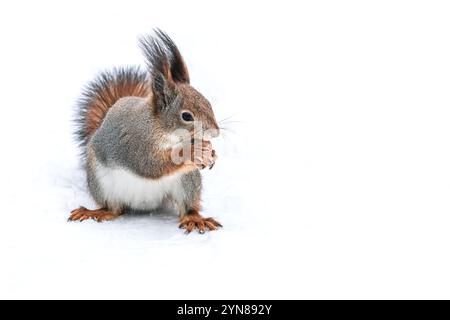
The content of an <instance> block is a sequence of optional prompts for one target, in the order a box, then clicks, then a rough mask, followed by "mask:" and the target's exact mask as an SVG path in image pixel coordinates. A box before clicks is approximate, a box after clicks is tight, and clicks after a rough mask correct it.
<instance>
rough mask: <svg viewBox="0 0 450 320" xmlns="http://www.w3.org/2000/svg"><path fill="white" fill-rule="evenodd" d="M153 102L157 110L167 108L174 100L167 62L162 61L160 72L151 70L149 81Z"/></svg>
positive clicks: (173, 85) (173, 86) (172, 83)
mask: <svg viewBox="0 0 450 320" xmlns="http://www.w3.org/2000/svg"><path fill="white" fill-rule="evenodd" d="M151 86H152V93H153V102H154V103H155V105H156V107H157V109H158V110H163V109H165V108H167V107H168V106H169V105H170V103H171V102H172V100H173V99H174V96H175V94H174V88H175V84H174V82H173V79H172V75H171V73H170V68H169V62H168V61H167V59H165V60H164V62H163V65H162V68H161V69H160V70H153V72H152V79H151Z"/></svg>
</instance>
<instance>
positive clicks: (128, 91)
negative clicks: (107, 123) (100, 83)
mask: <svg viewBox="0 0 450 320" xmlns="http://www.w3.org/2000/svg"><path fill="white" fill-rule="evenodd" d="M133 80H135V79H127V81H123V82H116V83H109V84H108V86H106V87H104V88H102V90H100V91H99V92H98V94H97V96H96V97H95V98H94V99H93V100H92V101H91V104H90V105H89V107H88V112H87V114H86V123H85V126H86V127H85V130H86V133H87V135H89V136H90V135H92V134H93V133H94V132H95V130H97V129H98V128H99V127H100V125H101V123H102V121H103V119H104V118H105V116H106V113H107V112H108V109H109V108H110V107H111V106H112V105H113V104H114V103H115V102H116V101H117V100H119V99H120V98H122V97H128V96H135V97H147V96H148V95H149V94H150V87H149V85H148V83H146V82H145V83H142V82H137V81H133Z"/></svg>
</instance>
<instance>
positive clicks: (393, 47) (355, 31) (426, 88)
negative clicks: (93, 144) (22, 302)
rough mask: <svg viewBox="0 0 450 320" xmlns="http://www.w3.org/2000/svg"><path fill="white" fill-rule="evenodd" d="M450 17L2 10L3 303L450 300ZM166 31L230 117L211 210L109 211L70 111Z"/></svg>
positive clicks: (424, 6)
mask: <svg viewBox="0 0 450 320" xmlns="http://www.w3.org/2000/svg"><path fill="white" fill-rule="evenodd" d="M449 9H450V6H449V4H447V3H446V2H444V1H441V2H440V1H436V2H418V1H377V2H373V3H368V2H359V1H341V2H339V3H338V2H334V1H319V2H317V1H315V2H284V1H277V2H276V3H273V2H272V3H271V2H264V1H257V2H256V1H255V2H252V1H248V2H245V3H244V2H237V1H236V2H235V1H227V2H226V3H225V2H224V3H222V4H218V3H211V2H207V1H197V2H195V3H187V2H181V1H180V2H172V1H164V2H162V1H161V2H158V3H157V2H155V3H152V2H149V1H134V0H130V1H127V2H123V1H96V2H91V1H89V2H88V1H76V2H75V1H73V2H64V3H61V2H57V1H40V2H39V3H35V2H33V1H15V2H14V3H11V2H10V3H6V2H3V3H2V4H0V39H1V45H2V50H1V51H0V58H1V59H0V87H1V88H2V90H1V98H2V100H1V103H2V105H1V110H2V117H1V120H0V121H1V123H0V139H1V146H2V157H1V160H0V164H1V165H0V174H1V175H0V176H1V179H0V198H1V199H2V213H1V214H2V221H1V223H0V259H1V262H0V298H157V299H164V298H172V299H174V298H178V299H197V298H207V299H208V298H209V299H216V298H235V299H239V298H253V299H260V298H261V299H262V298H265V299H270V298H297V299H298V298H344V299H345V298H360V299H361V298H450V292H449V289H448V288H450V276H449V273H448V270H449V267H450V257H449V255H448V247H449V245H450V234H449V232H448V230H449V227H450V216H449V212H450V211H449V209H450V201H449V200H450V198H449V192H450V182H449V181H450V166H449V164H450V151H449V148H448V145H449V137H450V126H449V116H450V108H449V102H450V95H449V94H448V88H449V84H450V83H449V82H450V81H449V76H448V75H449V74H450V60H449V59H448V57H449V56H450V45H449V43H448V41H447V39H448V37H449V32H450V20H449V19H448V16H449V13H450V11H449ZM153 27H160V28H161V29H163V30H165V31H167V32H168V34H169V35H171V36H172V37H173V39H174V40H175V41H176V43H177V44H178V46H179V47H180V49H181V51H182V53H183V55H184V57H185V60H186V61H187V63H188V66H189V68H190V73H191V79H192V83H193V85H194V86H195V87H196V88H198V89H199V90H200V91H201V92H202V93H203V94H204V95H205V96H206V97H208V98H209V99H210V101H211V102H212V104H213V106H214V109H215V112H216V116H217V118H218V119H219V120H220V119H225V118H228V117H230V116H231V118H230V119H229V120H228V123H227V124H226V126H227V127H228V129H229V130H227V131H225V132H224V134H223V135H222V137H221V138H219V139H216V141H214V145H215V148H216V149H217V152H218V155H219V160H218V162H217V164H216V166H215V167H214V168H213V170H211V171H207V170H206V171H204V172H203V176H204V184H205V188H204V189H205V191H204V195H203V206H204V213H205V215H208V216H213V217H215V218H217V220H219V221H220V222H221V223H222V224H223V225H224V228H223V229H222V230H220V231H217V232H211V233H207V234H205V235H200V234H190V235H185V234H184V233H183V231H182V230H180V229H178V228H177V221H178V220H177V216H176V213H175V212H170V211H167V212H152V213H145V214H136V215H130V216H123V217H121V218H119V219H118V220H116V221H112V222H107V223H102V224H98V223H96V222H93V221H85V222H83V223H68V222H67V221H66V220H67V217H68V215H69V212H70V211H71V210H72V209H74V208H76V207H77V206H79V205H84V206H86V207H94V203H93V201H92V200H91V199H90V197H89V195H88V193H87V191H86V187H85V181H84V173H83V171H82V169H81V167H80V163H79V158H78V156H77V154H78V152H79V151H78V149H77V147H76V145H75V143H74V141H73V137H72V130H73V126H72V123H71V121H70V119H71V117H72V116H73V105H74V102H75V100H76V99H77V97H78V95H79V93H80V89H81V87H82V86H83V84H84V83H85V82H86V81H88V80H89V79H91V78H92V77H93V76H94V75H95V74H96V73H97V72H99V71H101V70H103V69H104V68H110V67H113V66H116V65H122V64H142V65H143V59H142V57H141V55H140V52H139V50H138V47H137V42H136V39H137V36H138V35H140V34H145V33H148V32H149V31H150V30H151V29H152V28H153Z"/></svg>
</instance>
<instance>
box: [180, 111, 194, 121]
mask: <svg viewBox="0 0 450 320" xmlns="http://www.w3.org/2000/svg"><path fill="white" fill-rule="evenodd" d="M181 118H182V119H183V120H184V121H194V117H193V116H192V113H190V112H183V113H182V114H181Z"/></svg>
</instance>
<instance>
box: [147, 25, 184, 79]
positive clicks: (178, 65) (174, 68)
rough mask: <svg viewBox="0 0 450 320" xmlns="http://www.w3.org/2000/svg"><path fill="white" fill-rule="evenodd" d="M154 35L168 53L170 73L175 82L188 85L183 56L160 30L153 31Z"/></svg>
mask: <svg viewBox="0 0 450 320" xmlns="http://www.w3.org/2000/svg"><path fill="white" fill-rule="evenodd" d="M155 33H156V35H157V36H158V38H159V40H161V41H162V43H163V45H164V47H165V49H166V50H167V51H168V57H169V65H170V73H171V75H172V79H173V81H175V82H182V83H189V81H190V80H189V72H188V68H187V66H186V63H185V62H184V59H183V56H182V55H181V53H180V50H178V47H177V46H176V45H175V43H174V42H173V40H172V39H170V37H169V36H168V35H167V34H166V33H165V32H163V31H161V30H160V29H155Z"/></svg>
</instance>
